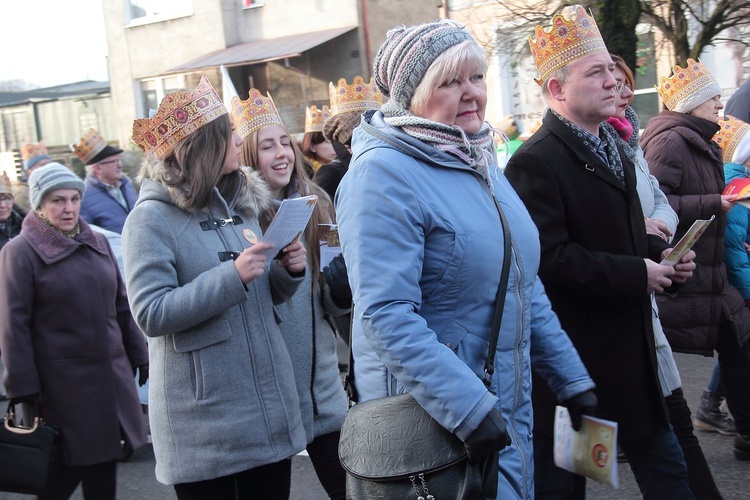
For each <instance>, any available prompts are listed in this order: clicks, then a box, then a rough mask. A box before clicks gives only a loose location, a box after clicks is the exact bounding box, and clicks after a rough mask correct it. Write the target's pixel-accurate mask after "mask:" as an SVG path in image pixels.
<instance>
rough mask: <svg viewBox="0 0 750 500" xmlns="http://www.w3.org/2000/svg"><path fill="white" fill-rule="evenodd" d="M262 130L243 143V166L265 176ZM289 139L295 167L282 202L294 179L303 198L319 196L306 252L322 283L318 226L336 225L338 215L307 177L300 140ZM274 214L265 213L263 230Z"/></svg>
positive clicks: (308, 230)
mask: <svg viewBox="0 0 750 500" xmlns="http://www.w3.org/2000/svg"><path fill="white" fill-rule="evenodd" d="M261 128H262V127H261ZM282 128H284V127H282ZM259 130H260V129H258V130H256V131H255V132H252V133H251V134H250V135H248V136H247V137H246V138H245V139H244V141H243V142H242V163H243V164H244V165H248V166H249V167H250V168H252V169H254V170H257V171H258V172H260V173H261V175H262V174H263V172H262V170H261V169H260V167H259V161H258V158H259V155H258V131H259ZM284 131H285V132H286V134H287V135H289V131H288V130H286V128H284ZM289 139H290V141H289V143H290V144H291V147H292V151H293V152H294V166H293V171H292V177H291V178H290V182H289V184H287V185H286V187H285V188H284V191H283V192H282V199H284V198H287V197H289V195H290V194H292V193H290V192H289V187H290V186H291V185H292V182H291V180H292V179H295V180H296V181H297V186H298V187H299V190H300V193H301V194H302V196H307V195H310V194H314V195H316V196H317V197H318V203H317V204H316V205H315V209H314V210H313V213H312V216H311V217H310V222H308V223H307V227H306V228H305V241H304V244H305V248H306V249H307V256H308V259H307V260H308V263H309V266H310V268H311V269H312V276H313V279H315V280H320V279H321V273H320V229H319V227H318V225H319V224H335V223H336V215H335V213H334V210H333V203H331V199H330V198H329V197H328V195H327V194H326V192H325V191H323V190H322V189H321V188H320V187H319V186H318V185H317V184H315V183H313V182H312V181H311V180H310V178H309V177H307V175H305V170H304V163H303V162H304V160H303V156H302V151H300V149H299V146H297V141H294V140H291V139H292V137H291V135H289ZM274 215H276V213H275V210H274V209H271V210H269V211H268V212H267V213H266V214H265V217H261V218H260V221H261V227H262V228H263V230H264V231H265V230H266V229H267V228H268V225H269V224H270V223H271V220H273V217H274Z"/></svg>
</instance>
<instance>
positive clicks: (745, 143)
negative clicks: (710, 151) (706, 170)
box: [713, 116, 750, 163]
mask: <svg viewBox="0 0 750 500" xmlns="http://www.w3.org/2000/svg"><path fill="white" fill-rule="evenodd" d="M719 126H720V127H721V128H720V129H719V131H718V132H716V135H714V137H713V140H714V142H715V143H716V144H718V145H719V146H721V156H722V159H723V161H724V163H745V160H747V159H748V157H750V134H748V132H750V124H747V123H745V122H743V121H742V120H738V119H737V118H735V117H734V116H725V117H724V119H723V120H721V121H719Z"/></svg>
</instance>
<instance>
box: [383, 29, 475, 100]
mask: <svg viewBox="0 0 750 500" xmlns="http://www.w3.org/2000/svg"><path fill="white" fill-rule="evenodd" d="M467 40H473V38H472V37H471V34H470V33H469V32H468V31H467V30H466V29H464V28H463V27H462V26H461V25H460V24H458V23H456V22H455V21H451V20H448V19H441V20H440V21H437V22H434V23H426V24H419V25H417V26H411V27H409V28H407V27H405V26H399V27H396V28H393V29H391V30H390V31H388V34H386V36H385V42H383V45H381V46H380V49H378V53H377V54H376V55H375V63H374V68H373V74H374V77H375V83H376V84H377V86H378V88H379V89H380V92H382V93H383V95H384V96H386V97H390V98H391V100H393V101H395V102H396V103H398V104H399V105H400V106H401V107H403V108H404V109H408V108H409V104H411V99H412V97H414V91H415V90H416V89H417V87H418V86H419V84H420V83H421V82H422V79H423V78H424V75H425V73H427V69H428V68H429V67H430V65H431V64H432V63H433V62H434V61H435V59H437V57H438V56H439V55H440V54H442V53H443V52H445V51H446V50H448V49H449V48H451V47H453V46H454V45H458V44H459V43H461V42H464V41H467Z"/></svg>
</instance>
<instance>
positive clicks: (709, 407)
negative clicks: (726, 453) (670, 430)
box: [693, 391, 736, 436]
mask: <svg viewBox="0 0 750 500" xmlns="http://www.w3.org/2000/svg"><path fill="white" fill-rule="evenodd" d="M722 399H723V398H722V397H721V396H720V395H719V394H718V393H716V392H711V391H703V395H702V396H701V403H700V405H699V406H698V409H697V410H696V411H695V414H694V415H693V425H694V426H695V428H696V429H701V430H704V431H714V432H718V433H720V434H724V435H725V436H734V435H735V433H736V431H735V428H734V420H732V417H730V416H729V414H728V413H725V412H723V411H721V408H720V406H721V401H722Z"/></svg>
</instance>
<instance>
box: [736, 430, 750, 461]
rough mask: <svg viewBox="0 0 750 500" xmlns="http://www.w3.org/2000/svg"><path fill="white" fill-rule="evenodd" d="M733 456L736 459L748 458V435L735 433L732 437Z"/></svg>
mask: <svg viewBox="0 0 750 500" xmlns="http://www.w3.org/2000/svg"><path fill="white" fill-rule="evenodd" d="M734 458H736V459H737V460H742V461H748V460H750V435H742V434H737V435H736V436H735V437H734Z"/></svg>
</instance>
